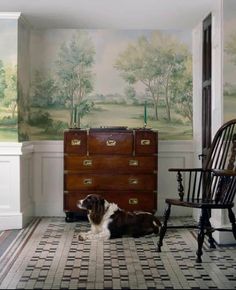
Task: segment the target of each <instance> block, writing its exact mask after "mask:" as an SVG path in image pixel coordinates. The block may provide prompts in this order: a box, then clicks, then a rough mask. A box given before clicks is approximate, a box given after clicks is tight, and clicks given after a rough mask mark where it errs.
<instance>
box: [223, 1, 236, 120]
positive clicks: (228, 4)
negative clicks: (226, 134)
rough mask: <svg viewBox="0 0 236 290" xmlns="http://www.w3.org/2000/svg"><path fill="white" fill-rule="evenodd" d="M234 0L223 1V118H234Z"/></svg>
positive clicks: (235, 6)
mask: <svg viewBox="0 0 236 290" xmlns="http://www.w3.org/2000/svg"><path fill="white" fill-rule="evenodd" d="M235 11H236V1H235V0H227V1H224V120H225V121H228V120H230V119H233V118H236V78H235V76H236V18H235Z"/></svg>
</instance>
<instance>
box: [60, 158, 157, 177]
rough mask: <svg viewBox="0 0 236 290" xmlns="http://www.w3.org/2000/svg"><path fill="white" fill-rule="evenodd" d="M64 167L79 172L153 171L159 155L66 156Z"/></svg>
mask: <svg viewBox="0 0 236 290" xmlns="http://www.w3.org/2000/svg"><path fill="white" fill-rule="evenodd" d="M64 169H65V170H69V171H79V172H81V173H82V172H93V171H96V172H97V173H98V172H99V173H101V172H108V173H112V172H114V173H115V172H116V173H129V172H130V173H153V172H154V171H156V169H157V157H156V156H147V157H142V156H139V157H135V156H74V155H73V156H69V155H67V156H65V157H64Z"/></svg>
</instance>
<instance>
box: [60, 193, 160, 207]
mask: <svg viewBox="0 0 236 290" xmlns="http://www.w3.org/2000/svg"><path fill="white" fill-rule="evenodd" d="M94 193H95V192H94V191H86V192H85V191H83V192H82V191H69V192H66V193H65V194H64V210H65V211H74V212H79V211H82V210H80V209H78V207H77V206H76V204H77V201H78V200H79V199H84V198H85V197H86V196H87V195H88V194H94ZM96 194H100V195H101V196H103V197H104V198H105V199H106V200H107V201H108V202H114V203H116V204H117V205H118V206H119V208H121V209H125V210H128V211H137V210H142V211H148V212H155V211H156V209H157V197H156V195H157V194H156V192H153V191H142V192H136V191H132V190H130V191H96Z"/></svg>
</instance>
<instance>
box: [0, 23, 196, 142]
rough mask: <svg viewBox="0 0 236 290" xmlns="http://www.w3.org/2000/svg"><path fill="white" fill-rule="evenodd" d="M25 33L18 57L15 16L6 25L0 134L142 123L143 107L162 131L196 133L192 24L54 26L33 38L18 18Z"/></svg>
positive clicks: (0, 64)
mask: <svg viewBox="0 0 236 290" xmlns="http://www.w3.org/2000/svg"><path fill="white" fill-rule="evenodd" d="M7 35H8V37H10V36H11V39H14V43H11V48H9V47H8V45H7V46H6V43H10V42H9V40H8V39H7V38H6V37H7ZM19 36H20V38H21V39H20V40H19V44H18V46H19V47H18V50H19V52H18V55H19V58H20V59H19V60H18V64H17V58H16V55H17V53H16V52H17V37H18V35H17V23H16V22H13V23H8V26H7V25H5V27H3V26H1V29H0V41H1V45H0V51H1V54H0V102H1V110H0V140H4V141H5V140H13V141H14V140H17V139H19V141H26V140H57V139H58V140H61V139H63V132H64V130H65V129H67V128H69V127H74V126H77V127H81V128H90V127H101V126H105V127H107V126H125V127H129V128H139V127H143V126H144V107H145V108H146V113H147V114H146V116H147V127H148V128H149V127H150V128H153V129H157V130H158V131H159V138H160V139H168V140H171V139H182V140H187V139H191V138H192V55H191V31H159V30H73V29H52V30H36V31H35V30H34V31H32V33H31V35H30V38H29V33H28V32H27V31H26V29H25V28H24V27H23V26H22V27H21V26H19ZM3 42H4V43H3ZM17 65H18V78H17V69H16V68H17ZM17 90H18V91H17ZM17 94H18V98H17ZM17 104H18V106H17ZM17 113H18V115H17ZM17 124H18V128H17Z"/></svg>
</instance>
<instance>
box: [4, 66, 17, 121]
mask: <svg viewBox="0 0 236 290" xmlns="http://www.w3.org/2000/svg"><path fill="white" fill-rule="evenodd" d="M5 79H6V88H5V94H4V99H3V105H4V106H6V107H8V108H9V109H10V111H11V117H12V119H13V118H15V113H16V108H17V75H16V66H13V65H8V66H6V68H5Z"/></svg>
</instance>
